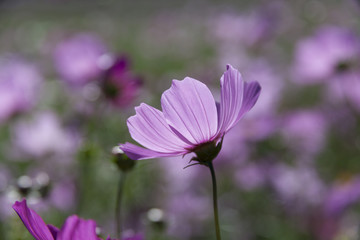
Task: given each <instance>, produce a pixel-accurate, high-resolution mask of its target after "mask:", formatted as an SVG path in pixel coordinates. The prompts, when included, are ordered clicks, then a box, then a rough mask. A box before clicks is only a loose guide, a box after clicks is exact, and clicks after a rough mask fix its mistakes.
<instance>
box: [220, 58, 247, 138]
mask: <svg viewBox="0 0 360 240" xmlns="http://www.w3.org/2000/svg"><path fill="white" fill-rule="evenodd" d="M226 68H227V70H226V72H225V73H224V74H223V76H222V77H221V79H220V85H221V102H220V108H219V127H218V134H223V133H225V132H227V131H228V130H230V128H232V127H233V126H234V125H235V124H236V122H237V118H238V116H239V113H240V111H241V108H242V103H243V94H244V81H243V79H242V76H241V74H240V72H239V71H238V70H236V69H235V68H233V67H232V66H231V65H227V66H226Z"/></svg>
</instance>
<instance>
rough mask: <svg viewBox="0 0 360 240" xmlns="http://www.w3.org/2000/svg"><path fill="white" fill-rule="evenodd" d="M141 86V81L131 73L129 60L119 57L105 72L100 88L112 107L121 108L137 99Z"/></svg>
mask: <svg viewBox="0 0 360 240" xmlns="http://www.w3.org/2000/svg"><path fill="white" fill-rule="evenodd" d="M141 84H142V82H141V79H140V78H139V77H137V76H135V75H134V74H133V73H132V71H131V68H130V62H129V60H128V59H127V58H126V57H124V56H121V57H118V58H117V59H116V60H115V61H114V64H113V65H112V66H111V67H110V68H109V69H108V70H107V71H106V72H105V76H104V80H103V83H102V88H103V91H104V94H105V97H106V98H107V99H109V100H110V102H111V103H112V104H113V106H115V107H119V108H123V107H127V106H129V105H130V104H131V103H132V101H133V100H134V99H135V98H136V97H137V95H138V94H139V90H140V86H141Z"/></svg>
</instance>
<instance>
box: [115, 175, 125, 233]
mask: <svg viewBox="0 0 360 240" xmlns="http://www.w3.org/2000/svg"><path fill="white" fill-rule="evenodd" d="M125 180H126V173H125V172H121V173H120V176H119V182H118V189H117V194H116V202H115V228H116V235H117V237H118V238H119V239H120V238H121V231H122V221H121V202H122V195H123V192H124V185H125Z"/></svg>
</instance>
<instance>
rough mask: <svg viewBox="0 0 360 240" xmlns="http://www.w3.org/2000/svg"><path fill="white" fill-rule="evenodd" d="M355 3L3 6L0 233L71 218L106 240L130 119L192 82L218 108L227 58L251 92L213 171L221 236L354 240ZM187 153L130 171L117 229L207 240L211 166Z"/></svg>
mask: <svg viewBox="0 0 360 240" xmlns="http://www.w3.org/2000/svg"><path fill="white" fill-rule="evenodd" d="M359 16H360V3H359V2H357V1H355V0H343V1H337V0H322V1H320V0H297V1H296V0H294V1H286V0H275V1H266V0H264V1H250V0H249V1H232V2H231V1H229V2H227V3H226V2H224V1H212V2H211V3H210V2H207V1H115V0H97V1H95V0H94V1H85V0H84V1H70V0H68V1H66V0H43V1H35V0H23V1H21V0H8V1H7V0H2V1H0V125H1V127H0V239H4V240H30V239H32V237H31V235H30V234H29V233H28V231H27V230H26V228H25V227H24V226H23V224H22V222H21V221H20V219H19V218H18V216H17V215H16V214H15V212H14V211H13V209H12V208H11V206H12V204H13V203H14V202H15V201H17V200H21V199H23V198H26V199H27V200H28V203H29V206H30V207H31V208H33V209H35V210H36V211H37V212H38V213H39V214H40V215H41V216H42V217H43V218H44V220H45V221H46V222H47V223H51V224H53V225H55V226H58V227H60V226H61V225H62V223H63V222H64V219H65V218H66V217H67V216H69V215H72V214H77V215H79V216H81V217H83V218H87V219H89V218H91V219H94V220H95V221H96V222H97V224H98V227H99V229H98V230H99V231H98V232H99V236H101V237H104V238H106V236H107V235H108V234H110V235H112V236H113V237H115V220H114V219H115V205H116V204H115V201H116V200H115V199H116V194H117V188H118V181H119V178H120V176H121V175H123V174H124V173H123V172H122V171H120V170H119V169H118V167H117V165H116V164H115V162H116V156H115V155H114V154H113V153H112V150H113V147H114V146H117V145H118V144H119V143H123V142H126V141H130V142H133V140H132V139H131V137H130V135H129V133H128V129H127V126H126V119H127V118H128V117H129V116H131V115H134V114H135V111H134V107H135V106H137V105H139V104H140V103H141V102H146V103H148V104H149V105H152V106H155V107H157V108H161V107H160V97H161V93H162V92H163V91H164V90H166V89H168V88H169V87H170V85H171V80H172V79H183V78H184V77H186V76H191V77H193V78H195V79H198V80H200V81H202V82H204V83H205V84H207V85H208V86H209V88H210V89H211V90H212V92H213V94H214V96H215V98H216V99H219V98H220V85H219V79H220V77H221V75H222V74H223V72H224V71H225V66H226V64H228V63H229V64H231V65H233V66H234V67H235V68H237V69H239V70H240V72H241V73H242V75H243V78H244V80H246V81H252V80H256V81H258V82H259V83H260V84H261V86H262V93H261V95H260V98H259V101H258V102H257V104H256V105H255V107H254V108H253V109H252V111H250V112H249V114H247V115H246V116H245V117H244V119H242V121H241V122H240V123H239V124H238V125H237V127H235V128H234V129H233V130H231V131H230V132H229V134H227V135H226V137H225V140H224V144H223V149H222V151H221V153H220V155H219V157H218V158H217V159H216V160H215V161H214V164H215V167H216V171H217V178H218V191H219V192H218V196H219V212H220V223H221V232H222V235H223V239H226V240H239V239H241V240H265V239H266V240H304V239H306V240H355V239H359V236H360V235H359V228H360V204H359V202H360V125H359V124H360V17H359ZM190 158H191V156H185V157H184V158H181V157H179V158H169V159H154V160H144V161H138V162H137V164H136V166H135V167H134V168H133V169H132V170H131V171H127V172H126V182H125V185H124V195H123V201H122V211H121V212H122V225H123V230H124V231H123V232H124V235H127V236H131V235H133V234H141V235H143V236H144V238H145V239H146V240H180V239H181V240H187V239H192V240H211V239H215V233H214V231H215V230H214V225H213V218H212V217H213V215H212V214H213V213H212V198H211V197H212V195H211V194H212V189H211V179H210V174H209V171H208V169H206V168H205V167H203V166H193V167H189V168H186V169H183V168H184V167H185V166H186V165H187V163H188V161H189V159H190Z"/></svg>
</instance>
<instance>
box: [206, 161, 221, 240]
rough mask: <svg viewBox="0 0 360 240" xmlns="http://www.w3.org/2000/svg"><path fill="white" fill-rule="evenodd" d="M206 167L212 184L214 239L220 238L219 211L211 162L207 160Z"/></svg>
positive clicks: (218, 239)
mask: <svg viewBox="0 0 360 240" xmlns="http://www.w3.org/2000/svg"><path fill="white" fill-rule="evenodd" d="M207 165H208V167H209V169H210V172H211V179H212V186H213V206H214V220H215V231H216V239H217V240H221V235H220V224H219V213H218V204H217V187H216V176H215V170H214V166H213V164H212V162H209V163H208V164H207Z"/></svg>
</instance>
